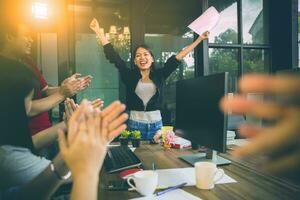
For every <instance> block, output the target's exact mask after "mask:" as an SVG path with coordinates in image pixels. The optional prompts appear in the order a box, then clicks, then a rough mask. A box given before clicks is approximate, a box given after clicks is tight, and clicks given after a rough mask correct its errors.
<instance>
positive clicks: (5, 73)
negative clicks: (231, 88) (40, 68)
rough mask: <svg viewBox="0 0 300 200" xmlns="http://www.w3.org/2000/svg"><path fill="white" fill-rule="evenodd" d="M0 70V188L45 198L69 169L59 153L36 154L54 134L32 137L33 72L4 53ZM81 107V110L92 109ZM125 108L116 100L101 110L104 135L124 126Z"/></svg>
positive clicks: (72, 133)
mask: <svg viewBox="0 0 300 200" xmlns="http://www.w3.org/2000/svg"><path fill="white" fill-rule="evenodd" d="M0 70H1V73H0V91H1V94H2V96H1V98H0V110H1V112H0V127H1V132H0V180H1V182H0V190H1V191H4V190H6V189H8V188H12V187H15V186H18V187H19V188H20V189H19V190H18V191H19V192H20V194H21V196H19V197H20V198H18V199H45V198H47V197H49V196H50V195H51V194H52V193H53V192H54V191H55V190H56V189H57V187H58V186H59V185H61V184H62V183H63V181H62V180H64V179H66V178H67V177H65V175H66V174H68V171H69V169H68V167H67V166H66V164H65V162H64V161H63V159H62V157H61V155H60V154H59V155H57V156H56V157H55V158H54V160H53V161H49V160H47V159H44V158H42V157H39V156H36V155H35V152H36V148H39V147H42V144H45V143H46V142H45V141H48V140H50V139H55V138H56V135H55V133H53V134H51V135H50V136H49V135H40V134H37V135H36V136H37V137H36V136H33V138H31V134H30V131H29V128H28V118H27V112H28V111H29V110H30V107H31V105H32V97H33V93H34V91H33V90H34V88H36V86H37V80H36V78H35V75H34V74H33V73H32V72H31V71H30V70H28V69H27V68H26V67H24V66H23V65H22V64H21V63H20V62H18V61H16V60H13V59H9V58H5V57H3V56H2V57H0ZM83 107H84V108H85V109H84V110H92V108H89V109H87V108H86V106H83ZM124 110H125V106H124V105H122V104H121V103H119V102H115V103H113V104H111V105H110V106H109V107H107V108H106V109H104V110H103V111H102V112H101V120H102V121H103V123H104V124H105V125H106V126H107V135H112V136H115V135H118V134H119V133H120V132H121V131H122V130H124V129H125V126H124V125H123V123H124V122H125V121H126V119H127V115H126V114H122V115H121V113H122V112H123V111H124ZM78 112H79V111H78ZM93 116H95V117H96V116H97V115H96V114H93ZM88 119H89V118H88ZM75 122H76V120H75ZM75 122H74V123H75ZM74 123H73V124H74ZM76 127H78V124H77V122H76V123H75V125H73V126H70V129H69V135H68V139H67V141H68V142H69V144H71V143H72V142H73V141H74V139H75V138H76V136H77V135H76V133H77V132H78V131H76V130H77V129H76ZM80 127H81V126H80ZM104 127H105V126H104ZM99 130H102V129H101V128H100V127H99V128H98V129H97V132H98V133H99ZM94 133H96V132H94ZM43 136H44V137H43ZM97 137H98V136H97ZM100 138H101V139H104V138H105V141H104V142H103V143H105V144H106V142H109V141H110V140H111V139H112V138H113V137H107V136H105V137H104V136H103V137H102V136H101V137H100ZM68 147H70V146H68ZM66 149H67V148H66ZM65 155H66V154H65ZM68 155H69V154H68ZM75 171H76V170H75ZM45 185H47V187H45ZM33 191H34V192H33Z"/></svg>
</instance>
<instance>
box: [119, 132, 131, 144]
mask: <svg viewBox="0 0 300 200" xmlns="http://www.w3.org/2000/svg"><path fill="white" fill-rule="evenodd" d="M129 136H130V131H128V130H125V131H123V132H122V133H121V135H120V137H119V141H120V144H121V145H122V146H123V145H124V146H127V145H128V138H129Z"/></svg>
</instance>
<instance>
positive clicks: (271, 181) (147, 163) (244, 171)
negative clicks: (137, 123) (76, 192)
mask: <svg viewBox="0 0 300 200" xmlns="http://www.w3.org/2000/svg"><path fill="white" fill-rule="evenodd" d="M191 153H196V152H193V151H192V150H177V149H170V150H167V151H164V150H163V148H162V147H161V146H159V145H142V146H141V147H140V148H137V149H136V150H135V154H136V155H137V156H138V157H139V158H140V159H141V160H142V162H143V167H144V169H151V167H152V163H153V162H155V164H156V166H157V169H166V168H181V167H191V166H190V165H188V164H186V163H185V162H183V161H181V160H180V159H178V156H180V155H188V154H191ZM226 157H227V158H230V157H228V155H226ZM221 168H223V169H224V171H225V173H226V174H227V175H229V176H230V177H232V178H234V179H235V180H236V181H237V183H230V184H218V185H215V187H214V189H212V190H199V189H197V188H196V187H195V186H188V187H184V188H183V189H184V190H185V191H187V192H189V193H192V194H193V195H195V196H198V197H200V198H201V199H209V200H215V199H222V200H227V199H228V200H233V199H239V200H241V199H245V200H249V199H262V200H274V199H287V200H292V199H300V187H299V186H296V185H293V184H290V183H288V182H285V181H282V180H280V179H277V178H275V177H272V176H269V175H265V174H263V173H260V172H258V171H257V170H255V169H252V168H250V167H249V166H246V165H244V164H239V163H237V162H235V161H233V162H232V164H230V165H227V166H223V167H221ZM116 179H120V178H119V177H118V175H117V174H107V173H105V172H104V171H102V172H101V183H100V186H99V199H108V200H114V199H116V200H120V199H122V200H123V199H130V198H134V197H139V196H140V195H139V194H137V192H122V191H107V190H105V189H104V188H105V184H106V183H108V181H109V180H116Z"/></svg>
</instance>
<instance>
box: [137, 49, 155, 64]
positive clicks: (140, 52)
mask: <svg viewBox="0 0 300 200" xmlns="http://www.w3.org/2000/svg"><path fill="white" fill-rule="evenodd" d="M153 62H154V60H153V57H152V55H151V53H150V51H148V50H147V49H145V48H143V47H139V48H138V49H137V50H136V53H135V57H134V64H135V65H136V66H138V68H139V69H140V70H149V69H150V67H151V65H152V63H153Z"/></svg>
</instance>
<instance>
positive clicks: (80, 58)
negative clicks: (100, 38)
mask: <svg viewBox="0 0 300 200" xmlns="http://www.w3.org/2000/svg"><path fill="white" fill-rule="evenodd" d="M93 5H94V4H93V3H92V2H87V3H86V7H89V8H90V9H86V10H82V9H81V8H82V6H81V5H80V4H79V3H78V5H76V6H75V7H74V11H75V34H74V35H75V67H76V72H78V73H81V74H82V75H87V74H90V75H92V76H93V77H94V78H93V81H92V83H91V85H90V86H89V87H88V88H87V89H86V90H84V91H82V92H80V93H79V94H78V95H77V100H78V101H79V102H80V101H81V100H82V99H83V98H87V99H90V100H93V99H95V98H101V99H103V100H104V103H105V106H107V105H109V104H110V103H111V102H112V101H114V100H117V99H120V98H122V97H120V94H119V91H120V88H119V85H120V83H119V82H120V81H119V73H118V70H117V69H116V67H115V66H114V65H113V64H111V63H109V62H108V60H107V59H106V57H105V55H104V52H103V47H102V45H99V44H97V39H96V37H95V36H96V35H95V33H94V32H93V31H92V30H90V28H89V24H90V22H91V19H92V18H91V17H90V16H95V17H96V18H97V19H98V20H99V23H100V24H99V25H100V27H101V28H103V31H104V33H105V35H106V37H107V38H108V39H109V41H110V42H111V43H112V44H113V45H114V47H115V49H116V51H117V52H118V53H119V54H120V56H121V57H122V58H123V59H124V60H125V61H127V62H128V61H129V57H130V56H129V55H130V54H129V52H130V30H129V19H128V17H127V15H126V13H127V12H126V10H128V9H129V8H128V7H126V6H124V5H122V4H114V9H116V10H118V14H119V15H120V16H122V18H121V17H116V16H115V15H116V13H114V12H113V11H111V12H109V10H108V12H106V13H105V14H104V13H103V12H100V11H99V10H101V9H107V8H106V7H105V6H103V7H101V8H100V7H97V6H96V7H95V8H93V9H92V6H93ZM98 11H99V12H98ZM127 19H128V20H127Z"/></svg>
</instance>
